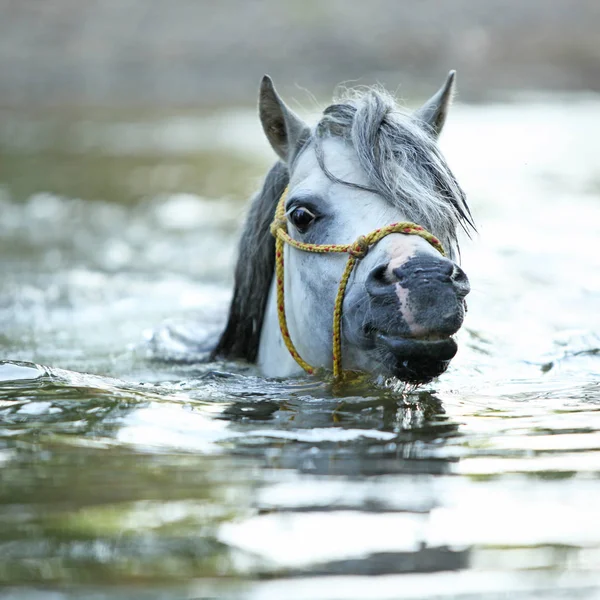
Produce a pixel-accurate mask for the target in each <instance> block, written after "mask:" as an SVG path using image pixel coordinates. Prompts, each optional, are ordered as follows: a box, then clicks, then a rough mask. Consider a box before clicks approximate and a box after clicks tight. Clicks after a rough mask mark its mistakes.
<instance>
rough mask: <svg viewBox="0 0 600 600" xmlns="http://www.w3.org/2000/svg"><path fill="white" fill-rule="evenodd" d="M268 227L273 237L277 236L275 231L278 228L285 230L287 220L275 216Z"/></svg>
mask: <svg viewBox="0 0 600 600" xmlns="http://www.w3.org/2000/svg"><path fill="white" fill-rule="evenodd" d="M269 229H270V231H271V235H272V236H273V237H277V232H278V231H279V230H283V231H285V230H286V229H287V221H286V220H285V217H283V218H282V217H275V218H274V219H273V221H272V222H271V226H270V227H269Z"/></svg>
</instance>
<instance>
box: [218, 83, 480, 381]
mask: <svg viewBox="0 0 600 600" xmlns="http://www.w3.org/2000/svg"><path fill="white" fill-rule="evenodd" d="M453 86H454V72H451V73H450V75H449V77H448V79H447V81H446V82H445V84H444V85H443V86H442V88H441V89H440V90H439V91H438V92H437V93H436V94H435V95H434V96H433V97H432V98H431V99H430V100H429V101H428V102H426V103H425V104H424V105H423V106H422V107H421V108H420V109H419V110H417V111H415V112H414V113H412V114H406V113H405V112H403V111H401V110H400V109H399V108H398V106H397V105H396V103H395V101H394V100H393V99H392V98H391V97H390V96H389V95H388V94H386V93H385V92H384V91H382V90H379V89H373V88H371V89H368V90H366V91H363V92H360V93H353V94H349V95H348V97H346V98H345V99H343V100H340V101H339V102H337V103H335V104H332V105H331V106H329V107H327V108H326V109H325V110H324V112H323V115H322V117H321V119H320V120H319V122H318V123H317V125H316V126H315V127H312V128H311V127H309V126H308V125H307V124H306V123H305V122H304V121H303V120H302V119H301V118H300V117H299V116H298V115H296V114H295V113H294V112H293V111H292V110H291V109H290V108H289V107H288V106H286V104H285V103H284V102H283V100H282V99H281V98H280V97H279V95H278V94H277V92H276V90H275V88H274V86H273V83H272V81H271V79H270V78H269V77H266V76H265V77H264V78H263V81H262V84H261V88H260V97H259V114H260V119H261V123H262V126H263V129H264V132H265V135H266V137H267V139H268V140H269V142H270V144H271V146H272V148H273V150H274V151H275V152H276V154H277V155H278V157H279V159H280V161H279V162H278V163H277V164H276V165H275V166H274V167H273V168H272V169H271V171H270V172H269V174H268V175H267V177H266V180H265V183H264V186H263V188H262V190H261V191H260V192H259V193H258V194H257V195H256V197H255V198H254V201H253V203H252V205H251V208H250V212H249V215H248V218H247V222H246V227H245V230H244V233H243V235H242V242H241V247H240V255H239V259H238V263H237V267H236V275H235V289H234V296H233V300H232V305H231V308H230V313H229V320H228V323H227V327H226V328H225V330H224V332H223V334H222V336H221V339H220V341H219V344H218V346H217V348H216V350H215V355H216V356H225V357H229V358H245V359H247V360H249V361H251V362H258V364H259V366H260V368H261V370H262V371H263V373H264V374H265V375H267V376H290V375H294V374H297V373H298V372H300V371H301V367H300V366H299V365H298V364H297V360H298V359H296V360H294V357H293V356H292V354H290V352H288V348H289V344H287V346H288V347H286V343H287V342H286V338H288V337H289V338H291V340H292V341H293V345H292V347H293V348H295V350H296V351H297V354H298V355H299V356H300V357H301V358H302V359H303V361H305V363H308V364H310V365H314V366H315V367H324V368H331V366H332V362H333V361H334V358H333V356H334V354H335V348H334V345H333V338H334V336H335V334H336V332H335V326H334V318H333V314H334V310H335V307H336V298H338V304H339V307H338V308H339V310H341V314H340V325H341V327H340V329H341V331H340V332H339V333H340V342H339V343H340V346H341V357H340V361H341V364H342V367H343V369H347V370H358V371H365V372H369V373H373V374H382V375H385V376H396V377H398V378H400V379H401V380H404V381H408V382H415V383H422V382H426V381H429V380H430V379H432V378H433V377H436V376H438V375H440V374H441V373H442V372H443V371H444V370H445V369H446V368H447V366H448V364H449V361H450V360H451V359H452V358H453V357H454V355H455V353H456V350H457V346H456V342H455V341H454V339H453V337H452V336H453V335H454V334H455V333H456V332H457V331H458V330H459V328H460V327H461V325H462V323H463V319H464V315H465V310H466V308H465V296H466V295H467V294H468V292H469V282H468V279H467V276H466V275H465V273H464V272H463V271H462V269H461V268H460V266H459V265H458V264H457V257H458V241H457V231H458V229H459V228H460V227H462V228H463V229H465V230H467V231H468V230H469V228H472V227H473V223H472V219H471V215H470V212H469V209H468V206H467V204H466V201H465V197H464V194H463V192H462V190H461V189H460V187H459V185H458V183H457V182H456V180H455V178H454V176H453V174H452V172H451V171H450V169H449V167H448V165H447V164H446V161H445V160H444V158H443V156H442V154H441V152H440V150H439V148H438V145H437V138H438V136H439V134H440V132H441V130H442V128H443V126H444V122H445V119H446V115H447V112H448V107H449V105H450V102H451V99H452V93H453ZM278 204H279V205H280V211H279V213H278V214H279V219H280V221H281V222H280V223H279V226H280V227H282V228H283V229H284V230H285V232H286V233H285V235H287V236H288V243H287V244H283V245H282V246H281V247H279V246H278V250H277V252H278V253H280V254H281V255H282V256H281V261H282V263H283V264H282V267H281V269H282V270H283V273H282V277H283V278H281V277H280V283H281V288H282V290H281V293H282V294H283V292H284V291H285V300H283V297H280V298H279V304H280V305H281V310H279V312H278V308H277V304H278V294H277V293H276V287H277V285H276V278H274V271H275V266H276V265H275V252H276V250H275V242H274V238H273V237H272V236H271V235H270V234H269V227H270V225H271V223H272V222H273V220H274V219H275V212H276V207H277V205H278ZM275 220H276V221H277V219H275ZM406 221H408V222H411V223H416V224H417V226H419V227H416V229H417V230H419V231H420V230H421V228H423V229H424V230H426V231H427V232H430V234H431V235H430V237H428V235H429V234H427V235H425V234H420V235H406V234H405V233H401V232H399V230H398V228H393V227H392V228H391V232H390V233H389V234H388V235H385V236H383V237H378V238H377V242H376V243H373V244H370V245H369V244H368V245H366V246H365V247H364V248H362V250H361V252H360V256H358V257H357V258H358V260H357V261H356V264H355V265H354V266H353V268H351V270H350V272H349V275H348V276H347V286H346V288H345V293H343V292H342V296H341V299H340V298H339V293H338V292H339V286H340V281H341V280H342V279H343V273H344V270H345V269H346V268H347V258H348V254H347V253H346V254H345V255H344V254H343V253H341V252H339V251H338V252H330V250H327V248H329V249H331V248H338V249H339V248H342V249H343V248H344V247H345V248H346V249H348V251H349V252H350V253H352V249H351V248H354V247H355V246H353V243H354V242H355V241H356V240H360V239H371V238H368V237H367V238H361V236H369V234H372V232H376V231H380V230H382V229H385V228H388V230H390V227H389V226H390V225H391V224H395V223H399V222H406ZM409 224H410V223H409ZM271 229H272V227H271ZM371 237H372V236H371ZM436 238H437V239H436ZM432 239H433V240H436V242H437V240H439V242H441V246H440V244H439V243H438V245H437V246H436V245H435V244H432V243H431V240H432ZM292 244H295V246H296V247H294V245H292ZM441 247H443V248H444V251H443V252H440V250H441ZM311 248H312V249H313V250H314V249H316V250H317V251H316V252H314V251H306V250H307V249H311ZM442 254H444V255H442ZM283 265H285V267H284V268H283ZM338 312H339V311H338ZM282 315H283V321H284V323H283V324H282V323H281V320H282ZM284 325H285V327H284ZM282 331H283V334H282ZM303 361H298V362H300V363H302V362H303Z"/></svg>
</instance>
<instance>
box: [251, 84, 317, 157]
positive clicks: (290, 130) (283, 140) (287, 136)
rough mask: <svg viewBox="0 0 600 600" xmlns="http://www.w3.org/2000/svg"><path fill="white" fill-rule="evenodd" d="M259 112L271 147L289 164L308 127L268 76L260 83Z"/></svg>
mask: <svg viewBox="0 0 600 600" xmlns="http://www.w3.org/2000/svg"><path fill="white" fill-rule="evenodd" d="M258 112H259V115H260V122H261V123H262V126H263V130H264V132H265V135H266V136H267V139H268V140H269V143H270V144H271V147H272V148H273V150H275V152H276V153H277V155H278V156H279V158H281V160H283V161H284V162H288V161H289V160H290V159H291V158H292V154H293V151H294V149H295V148H296V146H297V144H298V142H299V141H300V139H301V138H302V137H303V136H304V135H305V134H306V133H307V132H308V125H306V123H305V122H304V121H303V120H302V119H301V118H300V117H299V116H298V115H297V114H296V113H295V112H294V111H293V110H292V109H291V108H288V107H287V106H286V104H285V102H284V101H283V100H282V99H281V98H280V97H279V94H278V93H277V92H276V91H275V87H274V86H273V81H272V80H271V78H270V77H269V76H268V75H265V76H264V77H263V78H262V81H261V82H260V93H259V97H258Z"/></svg>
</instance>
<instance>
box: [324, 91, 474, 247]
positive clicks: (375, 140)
mask: <svg viewBox="0 0 600 600" xmlns="http://www.w3.org/2000/svg"><path fill="white" fill-rule="evenodd" d="M330 136H335V137H341V138H343V139H345V140H346V141H347V142H348V143H349V144H351V145H352V146H353V147H354V150H355V151H356V154H357V156H358V160H359V163H360V165H361V167H362V168H363V169H364V171H365V173H366V174H367V178H368V181H369V183H370V187H364V186H361V185H359V184H356V183H352V182H344V181H339V180H337V178H336V177H335V176H334V175H332V174H331V173H330V172H329V170H328V169H327V165H326V164H325V156H324V153H323V148H322V141H323V139H325V138H327V137H330ZM313 142H314V144H315V150H316V154H317V159H318V161H319V165H320V166H321V168H322V169H323V171H324V172H325V174H326V175H327V176H328V177H329V178H330V179H332V180H334V181H338V182H339V183H345V184H346V185H350V186H352V187H357V188H360V189H367V190H369V191H373V192H376V193H378V194H379V195H381V196H382V197H383V198H385V199H386V200H387V201H388V202H390V203H391V204H392V205H394V206H397V207H398V208H399V209H401V210H402V211H403V212H404V213H405V214H406V216H407V218H408V219H409V220H411V221H414V222H415V223H418V224H419V225H422V226H423V227H425V229H428V230H429V231H431V232H433V233H434V234H435V235H437V236H438V237H439V238H440V240H441V241H442V243H443V245H444V247H445V248H446V249H447V250H448V253H449V257H450V258H454V254H455V250H456V251H458V239H457V229H458V227H459V226H460V227H462V228H463V229H464V231H465V232H466V233H467V234H468V233H469V231H470V230H474V229H475V226H474V224H473V219H472V216H471V212H470V210H469V207H468V206H467V202H466V199H465V195H464V192H463V191H462V190H461V188H460V186H459V185H458V183H457V181H456V179H455V177H454V175H453V174H452V172H451V171H450V168H449V167H448V165H447V163H446V161H445V159H444V157H443V156H442V154H441V152H440V150H439V148H438V145H437V141H436V138H435V136H434V135H433V132H432V131H431V130H430V129H428V127H427V126H426V125H425V124H424V123H423V122H422V121H420V120H419V119H417V118H414V117H413V116H411V115H410V114H406V113H403V112H401V111H400V110H399V108H398V106H397V104H396V102H395V100H394V99H393V97H392V96H390V95H389V94H388V93H387V92H385V91H384V90H379V89H369V90H367V91H366V92H364V93H358V94H357V93H352V92H351V93H350V94H349V96H348V97H346V98H345V99H344V100H343V101H341V102H339V103H337V104H332V105H331V106H329V107H328V108H326V109H325V111H324V113H323V118H322V119H321V121H320V122H319V124H318V125H317V127H316V130H315V134H314V136H313Z"/></svg>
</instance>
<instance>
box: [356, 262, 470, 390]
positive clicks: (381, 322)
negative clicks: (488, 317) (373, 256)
mask: <svg viewBox="0 0 600 600" xmlns="http://www.w3.org/2000/svg"><path fill="white" fill-rule="evenodd" d="M365 287H366V291H367V294H368V296H369V299H370V311H369V315H370V318H369V321H368V322H367V323H365V325H364V328H363V329H364V333H365V336H366V338H367V339H368V342H369V345H370V346H371V347H372V348H374V349H376V350H377V352H378V355H379V356H381V355H383V356H384V363H385V364H389V365H390V371H391V372H392V374H393V375H395V376H397V377H399V378H400V379H402V380H404V381H409V382H414V383H425V382H427V381H430V380H431V379H433V378H434V377H437V376H438V375H441V374H442V373H443V372H444V371H445V370H446V368H447V367H448V364H449V362H450V360H451V359H452V358H454V355H455V354H456V352H457V349H458V347H457V345H456V342H455V341H454V339H453V338H452V335H454V334H455V333H456V332H457V331H458V330H459V329H460V327H461V325H462V323H463V320H464V317H465V312H466V306H465V301H464V298H465V296H466V295H467V294H468V293H469V289H470V287H469V282H468V279H467V276H466V275H465V273H464V272H463V271H462V269H461V268H460V267H459V266H458V265H456V264H455V263H453V262H452V261H450V260H448V259H446V258H443V257H441V256H434V255H431V254H417V255H415V256H413V257H411V258H409V259H408V260H405V261H404V262H402V263H401V264H395V263H394V261H390V263H388V264H386V265H379V266H377V267H375V268H374V269H372V270H371V272H370V273H369V275H368V277H367V280H366V282H365Z"/></svg>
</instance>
